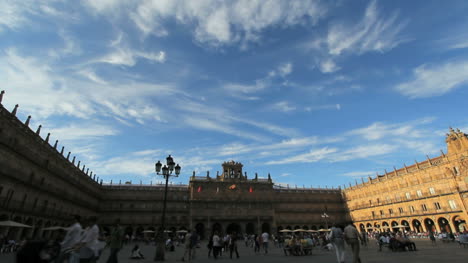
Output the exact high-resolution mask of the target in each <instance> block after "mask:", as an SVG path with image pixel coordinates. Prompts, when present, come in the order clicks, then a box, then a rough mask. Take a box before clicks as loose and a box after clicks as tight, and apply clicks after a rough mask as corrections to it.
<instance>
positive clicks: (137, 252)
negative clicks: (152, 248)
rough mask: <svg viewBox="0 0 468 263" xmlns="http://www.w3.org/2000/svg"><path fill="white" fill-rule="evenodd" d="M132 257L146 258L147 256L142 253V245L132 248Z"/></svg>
mask: <svg viewBox="0 0 468 263" xmlns="http://www.w3.org/2000/svg"><path fill="white" fill-rule="evenodd" d="M130 258H131V259H144V258H145V257H144V256H143V254H141V251H140V247H139V246H138V245H135V247H133V249H132V255H131V257H130Z"/></svg>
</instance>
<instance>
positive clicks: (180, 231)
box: [176, 229, 188, 233]
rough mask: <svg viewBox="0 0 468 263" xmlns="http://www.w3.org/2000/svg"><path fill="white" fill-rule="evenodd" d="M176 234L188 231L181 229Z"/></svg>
mask: <svg viewBox="0 0 468 263" xmlns="http://www.w3.org/2000/svg"><path fill="white" fill-rule="evenodd" d="M176 232H177V233H188V231H187V230H184V229H182V230H177V231H176Z"/></svg>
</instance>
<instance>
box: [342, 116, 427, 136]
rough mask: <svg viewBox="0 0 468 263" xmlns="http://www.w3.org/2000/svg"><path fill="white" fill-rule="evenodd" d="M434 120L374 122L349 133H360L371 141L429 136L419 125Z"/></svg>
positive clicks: (359, 134)
mask: <svg viewBox="0 0 468 263" xmlns="http://www.w3.org/2000/svg"><path fill="white" fill-rule="evenodd" d="M433 121H434V118H424V119H418V120H415V121H412V122H407V123H398V124H385V123H382V122H374V123H372V124H371V125H369V126H367V127H363V128H359V129H354V130H351V131H349V132H348V133H347V134H348V135H358V136H361V137H363V138H364V139H366V140H369V141H375V140H380V139H385V138H389V137H397V138H401V137H405V138H411V139H418V138H424V137H426V136H427V134H426V132H425V131H424V130H421V129H419V128H418V127H417V126H419V125H422V124H428V123H431V122H433Z"/></svg>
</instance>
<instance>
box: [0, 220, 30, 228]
mask: <svg viewBox="0 0 468 263" xmlns="http://www.w3.org/2000/svg"><path fill="white" fill-rule="evenodd" d="M0 226H9V227H25V228H32V226H28V225H25V224H21V223H18V222H15V221H0Z"/></svg>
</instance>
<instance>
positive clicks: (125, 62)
mask: <svg viewBox="0 0 468 263" xmlns="http://www.w3.org/2000/svg"><path fill="white" fill-rule="evenodd" d="M140 58H143V59H146V60H148V61H151V62H158V63H164V62H165V61H166V53H165V52H164V51H159V52H158V53H153V52H142V51H134V50H131V49H122V48H119V49H117V50H115V51H113V52H111V53H109V54H107V55H105V56H104V57H102V58H100V59H98V60H96V61H94V62H100V63H109V64H113V65H120V66H128V67H133V66H135V64H136V63H137V60H138V59H140Z"/></svg>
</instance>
